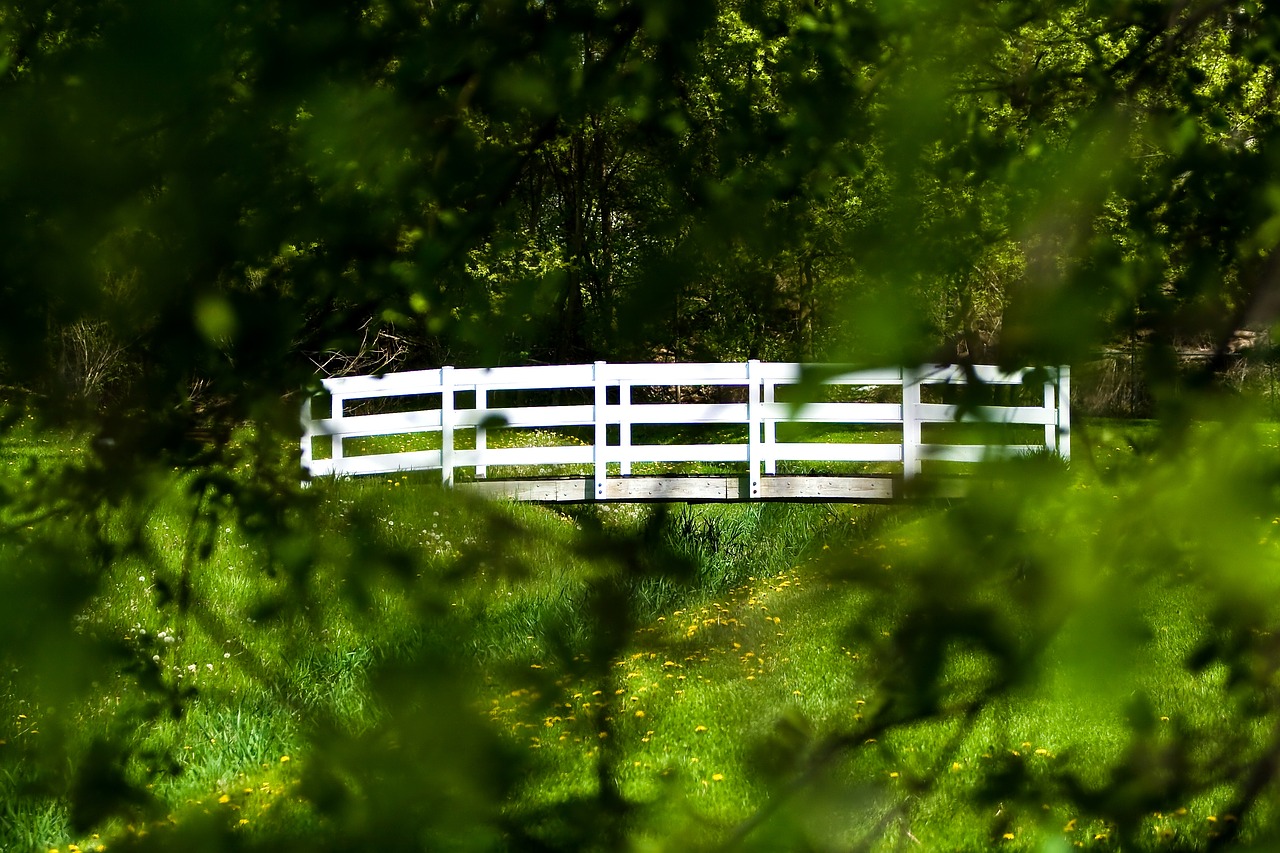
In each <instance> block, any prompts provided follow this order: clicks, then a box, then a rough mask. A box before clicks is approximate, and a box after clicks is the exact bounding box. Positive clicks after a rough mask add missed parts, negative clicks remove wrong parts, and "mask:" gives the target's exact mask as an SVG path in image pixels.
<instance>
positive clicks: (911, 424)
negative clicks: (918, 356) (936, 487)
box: [902, 367, 923, 479]
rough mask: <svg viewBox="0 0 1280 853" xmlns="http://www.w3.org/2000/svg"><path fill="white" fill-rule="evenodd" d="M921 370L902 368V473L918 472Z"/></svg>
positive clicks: (907, 475)
mask: <svg viewBox="0 0 1280 853" xmlns="http://www.w3.org/2000/svg"><path fill="white" fill-rule="evenodd" d="M922 376H923V371H918V370H911V369H909V368H906V367H904V368H902V473H903V476H904V477H906V478H907V479H911V478H912V477H916V476H918V475H919V474H920V413H919V411H918V407H919V406H920V378H921V377H922Z"/></svg>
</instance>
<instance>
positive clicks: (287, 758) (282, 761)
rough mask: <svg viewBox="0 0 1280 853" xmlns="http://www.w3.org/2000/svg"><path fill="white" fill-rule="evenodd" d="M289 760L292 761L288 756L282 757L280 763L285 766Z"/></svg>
mask: <svg viewBox="0 0 1280 853" xmlns="http://www.w3.org/2000/svg"><path fill="white" fill-rule="evenodd" d="M289 760H290V759H289V756H287V755H282V756H280V763H281V764H284V763H285V762H286V761H289Z"/></svg>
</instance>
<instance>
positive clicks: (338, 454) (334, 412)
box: [329, 392, 347, 470]
mask: <svg viewBox="0 0 1280 853" xmlns="http://www.w3.org/2000/svg"><path fill="white" fill-rule="evenodd" d="M346 402H347V401H346V398H344V397H343V396H342V395H340V394H336V393H333V392H330V393H329V419H330V420H332V421H339V426H340V425H341V423H340V422H341V421H342V408H343V406H345V405H346ZM331 446H332V448H333V449H332V450H331V451H330V452H329V456H330V458H332V459H333V463H334V466H335V470H336V468H338V467H341V466H339V465H338V460H340V459H342V433H341V432H335V433H334V434H333V438H332V439H331Z"/></svg>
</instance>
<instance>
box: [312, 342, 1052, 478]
mask: <svg viewBox="0 0 1280 853" xmlns="http://www.w3.org/2000/svg"><path fill="white" fill-rule="evenodd" d="M974 381H976V382H978V383H980V384H983V385H1004V386H1022V388H1023V389H1024V390H1022V391H1010V392H1008V393H1007V395H1006V396H1018V397H1020V399H1019V400H1018V401H1017V403H1016V404H1011V405H1004V406H1002V405H989V404H985V403H984V404H982V405H966V404H965V403H964V402H963V400H962V402H959V403H956V402H937V401H936V400H937V399H939V398H943V399H945V398H946V397H947V394H946V392H945V391H943V392H939V391H938V390H936V389H938V388H945V387H946V386H961V385H965V384H966V383H970V382H974ZM321 384H322V385H323V387H324V390H325V391H326V392H327V394H328V396H329V413H328V414H327V415H323V416H318V415H316V413H315V412H314V411H313V409H314V408H315V403H317V402H319V400H318V399H317V400H311V399H309V400H307V401H306V403H305V405H304V407H303V413H302V466H303V469H304V471H305V472H306V474H307V476H309V477H318V476H328V475H339V476H342V475H361V474H379V473H389V472H395V471H418V470H439V471H441V476H442V479H443V481H444V483H445V484H446V485H452V484H453V482H454V480H455V477H456V476H457V472H458V470H459V469H470V470H471V471H472V476H474V478H475V479H477V480H483V479H485V478H486V477H487V476H488V469H489V468H491V467H497V466H502V467H508V466H510V467H536V468H537V469H538V470H539V473H551V474H556V473H572V472H571V471H566V470H564V469H567V468H573V467H576V468H579V469H581V468H582V467H589V468H590V469H591V471H592V475H591V476H592V479H593V482H594V485H595V494H596V496H597V497H603V496H605V494H606V489H605V484H606V481H607V480H608V479H609V478H608V473H609V466H611V465H612V466H616V467H617V470H618V472H619V473H620V474H621V476H623V477H626V476H629V475H630V474H631V472H632V466H633V465H635V464H637V463H683V462H726V463H735V464H741V463H746V468H747V472H746V473H747V485H748V489H749V493H748V494H747V495H745V496H746V497H760V495H761V482H762V479H763V478H764V477H767V476H771V475H775V474H777V464H778V462H780V461H785V462H842V463H844V462H880V463H894V464H896V465H901V473H902V474H903V475H905V476H906V477H913V476H915V475H917V474H919V473H920V471H921V467H922V463H923V461H924V460H944V461H952V462H978V461H981V460H983V459H988V458H1003V457H1007V456H1009V455H1012V454H1018V453H1027V452H1032V451H1036V450H1046V449H1047V450H1050V451H1053V452H1055V453H1057V454H1059V455H1061V456H1062V457H1064V458H1069V457H1070V452H1071V450H1070V448H1071V438H1070V433H1071V420H1070V396H1071V395H1070V370H1069V368H1067V367H1054V368H1040V369H1031V368H1028V369H1024V370H1015V371H1011V372H1007V371H1002V370H1000V369H999V368H997V367H995V366H992V365H967V366H963V367H962V366H958V365H937V366H928V367H922V368H904V369H898V368H893V369H879V370H853V369H846V368H843V367H841V366H839V365H802V364H794V363H779V362H761V361H747V362H742V363H727V364H609V363H607V362H602V361H601V362H596V363H595V364H571V365H549V366H535V367H494V368H453V367H442V368H439V369H436V370H417V371H410V372H405V373H389V374H386V375H384V376H350V377H333V378H328V379H324V380H322V382H321ZM709 388H710V389H717V388H718V389H720V390H719V391H712V392H708V391H707V389H709ZM841 388H843V389H846V390H845V391H844V392H843V395H844V396H845V397H848V396H850V394H853V395H855V396H864V397H866V396H871V397H876V398H877V399H875V400H855V401H845V402H827V401H823V400H822V399H821V398H822V396H823V395H824V394H826V395H830V394H831V393H835V392H833V391H832V390H831V389H841ZM1028 388H1030V389H1032V390H1033V393H1032V394H1028V392H1027V390H1025V389H1028ZM639 389H648V390H647V392H644V391H642V392H641V393H640V394H639V396H637V391H638V390H639ZM661 389H667V390H665V391H664V390H661ZM784 389H786V390H784ZM824 389H826V390H824ZM847 389H855V390H854V391H852V392H851V391H849V390H847ZM899 389H900V390H899ZM691 391H696V394H695V396H697V397H698V398H699V399H698V401H697V402H679V400H680V399H681V397H683V396H686V395H687V394H689V393H690V392H691ZM779 391H783V395H782V396H787V397H791V398H795V401H794V402H782V401H779V400H778V397H779V396H780V395H779ZM951 396H952V397H954V396H956V395H955V394H954V393H953V394H951ZM961 396H962V395H961ZM1032 396H1034V403H1033V402H1031V401H1029V399H1028V398H1029V397H1032ZM498 397H502V398H504V399H502V400H501V404H500V405H491V404H492V403H497V402H499V401H498V399H497V398H498ZM522 397H523V398H524V399H521V398H522ZM530 397H536V398H537V399H536V400H534V401H533V402H534V403H536V404H528V403H527V401H528V399H529V398H530ZM708 398H711V399H712V400H715V399H717V398H719V399H722V400H724V402H708ZM926 398H931V399H928V400H926ZM651 399H658V400H661V402H649V401H648V400H651ZM672 399H675V400H677V402H670V400H672ZM558 401H563V402H558ZM386 409H403V411H385V410H386ZM966 421H967V422H977V423H990V424H997V425H1011V424H1022V425H1029V426H1037V427H1042V428H1043V441H1042V442H1041V443H1035V444H1029V443H1026V442H1025V435H1024V436H1022V440H1021V441H1019V442H1015V443H1001V444H947V443H939V442H937V441H933V442H926V441H924V440H923V438H922V430H921V428H922V426H923V425H936V424H945V423H957V422H966ZM792 423H796V424H830V425H841V426H861V427H868V428H871V429H873V430H877V431H883V430H885V429H890V430H894V429H897V430H900V431H901V440H900V441H895V442H893V443H884V442H883V440H882V439H883V436H882V435H881V436H879V437H878V439H879V440H877V441H869V442H844V443H818V442H812V441H804V440H795V441H783V440H779V438H778V427H779V425H786V424H792ZM698 425H711V426H719V427H721V428H722V429H721V430H720V434H719V435H718V436H717V438H716V439H715V440H713V441H709V442H701V443H689V442H688V440H687V439H686V441H685V442H684V443H674V444H652V443H650V444H636V443H635V442H633V440H632V438H633V428H634V427H645V428H649V429H653V428H660V427H663V426H669V427H675V428H677V430H679V429H680V428H684V427H691V426H698ZM735 426H736V427H742V428H743V429H744V432H745V433H746V434H745V436H742V437H741V439H740V440H736V441H731V442H730V443H726V442H725V438H726V436H725V435H724V434H723V430H724V429H725V428H729V429H731V428H733V427H735ZM584 428H585V429H584ZM495 429H507V430H525V431H529V430H541V431H543V432H541V433H538V432H534V433H532V442H533V443H532V444H530V445H529V446H524V447H501V448H490V447H488V446H487V445H488V437H489V434H490V432H491V431H493V430H495ZM459 430H461V431H464V432H465V433H468V434H470V436H471V437H472V441H470V442H467V443H468V444H470V445H471V446H459V444H458V441H457V439H458V435H457V433H458V431H459ZM686 432H687V431H686ZM391 436H396V437H401V438H403V439H405V440H406V444H409V445H412V446H410V447H405V448H404V449H392V450H388V449H387V448H386V447H385V446H375V447H374V448H373V450H374V452H367V453H363V454H354V455H348V451H349V449H351V448H349V447H348V446H347V442H350V441H353V440H354V441H357V442H359V441H361V440H365V441H368V440H370V439H374V440H376V439H378V438H386V437H391ZM575 436H576V438H575ZM548 439H554V442H553V443H550V444H547V443H544V442H546V441H547V440H548ZM574 440H576V441H578V442H579V443H577V444H574V443H571V442H572V441H574ZM318 442H323V443H324V446H326V447H327V449H328V456H327V457H324V456H323V455H321V456H319V457H318V456H317V455H316V454H315V448H316V444H317V443H318ZM383 444H384V445H385V442H383ZM544 469H546V470H544Z"/></svg>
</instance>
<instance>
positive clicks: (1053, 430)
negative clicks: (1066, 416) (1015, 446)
mask: <svg viewBox="0 0 1280 853" xmlns="http://www.w3.org/2000/svg"><path fill="white" fill-rule="evenodd" d="M1056 373H1057V371H1053V372H1052V373H1050V374H1049V376H1047V377H1046V378H1045V380H1044V408H1045V414H1046V415H1047V416H1048V417H1046V419H1045V424H1044V447H1045V450H1054V451H1056V450H1057V449H1058V411H1059V408H1058V377H1057V375H1056Z"/></svg>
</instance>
